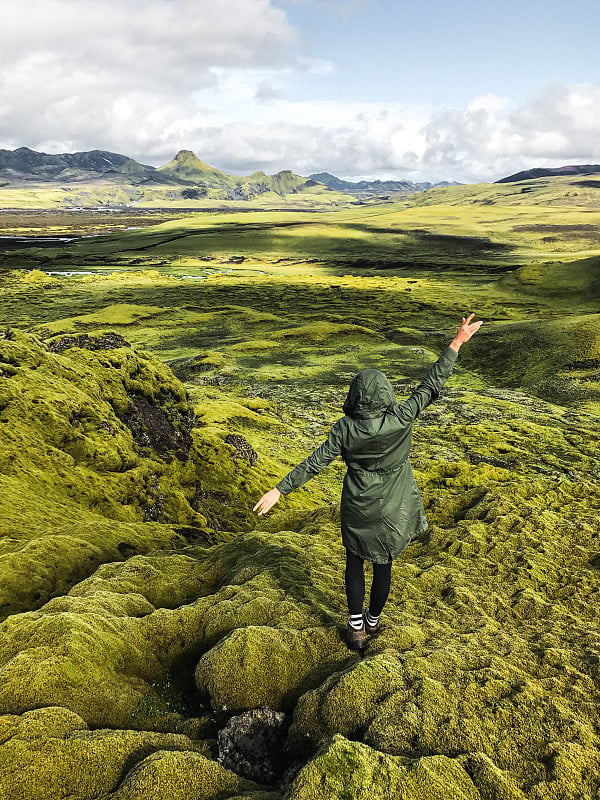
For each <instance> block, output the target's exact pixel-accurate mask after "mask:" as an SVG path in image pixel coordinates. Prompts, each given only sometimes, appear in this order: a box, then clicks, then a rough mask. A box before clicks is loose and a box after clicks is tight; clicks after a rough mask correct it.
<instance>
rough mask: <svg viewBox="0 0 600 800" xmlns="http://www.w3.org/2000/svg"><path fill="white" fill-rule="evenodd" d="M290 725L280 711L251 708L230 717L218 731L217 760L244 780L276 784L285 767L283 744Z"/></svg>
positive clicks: (287, 718)
mask: <svg viewBox="0 0 600 800" xmlns="http://www.w3.org/2000/svg"><path fill="white" fill-rule="evenodd" d="M290 722H291V720H290V719H289V717H287V716H286V714H284V713H283V711H271V709H270V708H253V709H252V710H251V711H245V712H244V713H243V714H240V715H239V716H235V717H231V718H230V720H229V722H228V723H227V725H226V726H225V727H224V728H223V730H221V731H219V735H218V743H219V756H218V759H217V760H218V761H219V763H220V764H222V765H223V766H224V767H225V768H226V769H230V770H232V772H235V773H237V774H238V775H241V776H242V777H244V778H249V779H250V780H253V781H256V782H257V783H265V784H273V783H276V782H277V781H278V780H280V779H281V777H282V776H283V775H284V773H285V771H286V769H287V767H288V763H287V759H286V756H285V743H286V738H287V731H288V728H289V725H290Z"/></svg>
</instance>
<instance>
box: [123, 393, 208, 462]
mask: <svg viewBox="0 0 600 800" xmlns="http://www.w3.org/2000/svg"><path fill="white" fill-rule="evenodd" d="M130 397H131V400H132V403H133V406H134V408H133V409H132V410H131V411H129V412H128V413H127V414H125V415H124V417H123V422H124V423H125V424H126V425H127V427H128V428H129V430H130V431H131V432H132V434H133V438H134V439H135V441H136V442H137V444H138V445H139V446H140V447H151V448H152V449H154V450H155V451H156V452H157V453H159V454H161V455H162V456H164V455H165V454H167V453H169V452H170V451H173V452H174V453H175V455H176V456H177V458H179V459H180V460H181V461H185V460H186V458H187V456H188V453H189V451H190V447H191V446H192V436H191V433H190V430H191V428H192V427H193V422H194V415H193V414H192V413H191V412H190V414H188V415H186V414H182V413H181V412H179V411H177V410H176V409H170V410H164V409H163V408H161V407H160V406H159V405H156V404H155V403H153V402H151V401H150V400H149V399H148V398H147V397H145V396H144V395H141V394H132V395H130Z"/></svg>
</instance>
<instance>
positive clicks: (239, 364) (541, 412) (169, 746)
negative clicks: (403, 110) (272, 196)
mask: <svg viewBox="0 0 600 800" xmlns="http://www.w3.org/2000/svg"><path fill="white" fill-rule="evenodd" d="M558 180H559V181H560V180H562V179H558ZM556 186H558V184H556ZM556 186H554V189H553V191H554V195H553V198H554V199H553V200H552V202H546V201H544V202H543V203H542V201H540V204H538V205H536V204H535V202H533V201H530V203H529V204H528V205H527V204H524V203H523V196H522V194H520V193H518V192H517V191H516V190H513V194H512V195H509V190H508V189H505V188H502V190H500V189H498V192H500V194H501V196H496V195H495V194H490V193H489V192H488V194H487V195H486V194H485V193H482V191H483V190H481V189H477V190H473V192H472V193H471V195H469V194H468V192H467V191H466V189H464V188H463V187H459V188H457V189H452V190H448V191H447V192H446V193H445V194H444V193H443V192H442V191H441V190H434V192H436V193H437V194H433V195H432V194H431V193H424V195H422V196H415V198H414V199H413V200H410V201H409V200H402V201H401V202H398V203H395V204H390V205H385V204H382V205H379V206H377V205H368V206H365V207H360V206H357V207H352V208H346V209H342V210H339V211H337V212H328V213H324V212H318V213H317V212H310V213H308V212H307V213H302V212H293V213H284V212H262V213H259V212H255V213H244V214H236V213H233V212H232V213H227V214H209V213H203V214H197V215H193V216H189V217H187V216H178V217H177V218H171V219H166V217H165V219H164V220H162V219H161V220H160V221H158V224H152V225H147V219H146V218H145V219H144V221H143V227H141V226H138V225H135V224H134V225H130V224H129V221H131V220H124V222H123V226H122V228H120V227H119V223H115V224H113V227H112V228H108V227H105V226H107V225H110V224H112V223H110V220H109V219H108V218H106V220H96V221H94V220H92V219H91V218H90V222H89V225H90V227H89V228H87V229H85V230H83V231H82V233H84V234H101V235H91V236H90V235H86V236H84V237H83V238H78V239H76V240H74V241H71V242H62V243H58V244H54V245H53V246H52V247H46V246H45V245H44V243H39V246H35V247H29V246H28V247H27V248H25V249H20V248H19V247H16V246H11V247H10V248H9V247H8V246H7V247H6V249H5V250H4V251H2V252H0V269H1V270H2V272H0V291H1V304H0V326H1V330H2V337H1V338H0V488H1V491H0V618H1V619H2V622H1V623H0V798H1V800H29V799H30V798H31V800H33V799H34V798H35V800H56V799H57V798H63V797H69V798H71V800H150V799H151V798H152V800H154V798H165V800H166V799H167V798H169V800H171V799H172V800H221V798H223V800H224V799H225V798H231V800H233V798H236V800H242V799H244V800H332V799H335V800H377V799H379V798H380V799H381V800H384V799H385V800H388V799H389V800H392V799H393V800H396V798H397V799H398V800H442V798H443V799H444V800H528V799H529V798H531V800H588V799H589V800H597V798H598V797H599V796H600V755H599V753H600V713H599V709H600V629H599V628H598V623H597V604H598V602H599V598H600V514H599V512H600V447H599V445H600V430H599V424H598V423H599V418H600V304H599V299H600V235H599V231H598V223H599V222H600V219H599V217H600V212H599V211H598V209H597V207H596V206H595V205H594V203H593V202H591V201H588V200H586V199H585V198H584V199H583V200H582V199H581V198H580V201H579V202H577V203H576V202H574V198H573V197H572V196H570V195H568V194H566V190H565V189H564V187H563V190H562V191H563V196H564V203H563V204H562V205H561V204H560V203H559V202H557V201H556V198H557V197H558V198H560V196H561V195H560V191H559V189H560V186H559V188H558V189H557V188H556ZM569 186H570V184H569ZM542 188H543V192H545V194H543V192H542V190H541V189H540V191H541V192H542V195H541V196H543V197H545V198H546V200H547V199H548V191H549V189H548V182H547V181H546V182H545V183H544V186H543V187H542ZM490 191H491V190H490ZM494 191H496V190H494ZM534 194H535V193H534ZM432 196H433V198H434V200H435V202H433V201H431V202H430V200H431V197H432ZM440 197H441V200H440ZM486 197H487V201H488V202H485V201H486ZM428 198H429V199H428ZM507 198H508V199H507ZM586 203H587V204H586ZM33 216H34V217H35V220H36V222H35V224H34V222H33V221H32V220H33V217H32V218H30V219H28V218H27V215H24V217H23V220H22V222H23V224H22V225H15V226H14V227H11V226H10V225H9V224H8V223H6V225H5V230H6V231H7V235H11V236H22V235H27V234H33V235H40V236H42V235H43V236H52V235H56V236H62V235H67V234H77V224H76V221H75V220H74V219H69V218H68V215H66V218H62V217H61V218H60V220H59V221H58V222H57V217H56V216H54V217H52V218H51V217H48V221H47V226H46V227H44V225H39V224H38V222H39V215H38V214H37V213H36V214H35V215H33ZM166 216H168V215H166ZM151 221H152V222H157V220H151ZM126 222H127V224H125V223H126ZM96 223H97V224H96ZM86 224H87V223H86ZM95 225H96V227H94V226H95ZM133 227H135V228H137V229H136V230H127V228H133ZM13 245H14V242H13ZM470 311H474V312H476V313H477V315H478V318H480V319H483V320H484V325H483V326H482V328H481V331H480V332H479V333H478V334H477V336H476V337H475V338H474V339H473V340H472V341H471V342H469V343H468V344H467V345H465V346H464V347H463V348H462V349H461V352H460V356H459V359H458V362H457V366H456V368H455V370H454V373H453V376H452V377H451V379H450V381H449V382H448V384H447V388H446V389H445V391H444V393H443V395H442V397H441V398H440V399H439V400H438V401H437V402H436V403H435V404H433V405H432V406H430V407H429V408H428V409H427V410H426V411H425V412H424V413H423V414H422V416H421V418H420V420H419V421H418V422H417V424H416V426H415V431H414V445H413V456H412V463H413V468H414V471H415V475H416V477H417V482H418V484H419V486H420V488H421V492H422V495H423V499H424V503H425V507H426V511H427V517H428V520H429V524H430V527H429V530H428V531H427V532H426V533H425V534H422V535H421V537H419V538H418V539H417V540H415V541H414V542H413V543H412V544H411V545H410V546H409V547H408V549H407V550H406V551H405V553H404V554H403V555H402V556H401V557H400V558H399V559H397V561H396V562H395V564H394V567H393V585H392V592H391V595H390V600H389V603H388V605H387V606H386V609H385V611H384V616H383V618H382V626H381V630H380V632H379V633H378V634H377V635H376V636H374V637H371V640H370V642H369V646H368V649H367V651H366V653H365V654H364V655H363V656H362V657H361V656H360V655H358V654H356V653H353V652H351V651H349V650H348V649H347V648H346V646H345V643H344V633H345V626H346V616H345V615H346V608H345V594H344V585H343V563H344V551H343V548H342V545H341V541H340V535H339V505H338V504H339V496H340V490H341V481H342V478H343V473H344V469H343V464H342V463H341V462H339V463H334V464H333V465H331V466H330V467H329V468H328V469H327V470H326V471H324V472H323V473H321V474H320V475H319V476H318V477H317V478H315V479H314V480H313V481H311V482H310V483H309V484H307V485H306V486H305V487H303V488H302V489H300V490H298V491H297V492H295V493H293V494H292V495H290V496H289V498H286V499H285V500H282V501H281V502H280V503H279V504H278V505H277V506H276V507H275V508H274V509H273V511H272V512H270V514H269V515H268V516H267V517H266V518H261V519H260V520H258V519H257V518H256V516H255V515H254V514H253V512H252V507H253V505H254V503H255V502H256V500H257V499H258V498H259V497H260V495H261V494H262V493H263V492H264V491H266V490H267V489H269V488H271V486H273V485H274V484H275V483H276V482H277V481H278V480H279V479H280V478H281V477H282V476H283V475H284V474H285V473H286V472H287V471H288V470H289V469H290V468H291V467H292V466H293V465H294V464H296V463H297V462H298V461H299V460H301V459H302V458H304V457H305V456H306V455H307V454H308V453H309V452H310V451H311V450H312V449H313V448H314V447H315V446H316V445H317V444H319V443H320V442H321V441H322V440H323V438H324V436H325V435H326V432H327V430H328V428H329V425H330V424H331V423H332V422H333V421H334V420H335V419H336V418H337V417H338V416H340V415H341V413H342V412H341V405H342V402H343V399H344V396H345V393H346V390H347V387H348V384H349V382H350V380H351V378H352V376H353V375H354V374H355V373H356V372H357V371H358V370H360V369H361V368H364V367H376V368H379V369H382V370H383V371H384V372H385V373H386V374H387V375H388V376H389V377H390V380H391V381H392V383H393V385H394V387H395V389H396V391H397V395H398V398H399V399H400V398H403V397H406V396H407V395H408V394H409V393H410V392H411V390H412V389H413V388H414V387H415V386H416V385H417V383H418V382H419V380H420V378H421V376H422V375H423V374H424V373H425V372H426V370H427V368H428V366H429V365H430V364H431V363H433V362H434V361H435V359H436V358H437V355H438V354H439V352H440V351H441V350H442V349H443V347H444V346H445V345H446V344H447V343H448V342H449V340H450V339H451V337H452V335H453V333H454V330H455V328H456V325H457V323H458V321H459V320H460V317H461V316H462V315H463V314H464V313H465V312H470ZM257 710H258V711H257ZM249 712H252V713H249ZM236 718H239V719H237V720H236ZM275 719H276V720H277V726H278V727H276V731H277V734H276V744H275V745H273V743H272V742H271V744H269V745H268V746H267V745H264V743H265V742H268V741H269V740H268V729H269V725H270V724H271V723H272V724H275V723H274V722H273V720H275ZM231 725H234V726H235V725H238V728H239V729H240V730H241V729H242V728H243V726H244V725H247V726H248V725H254V726H255V727H254V728H252V731H253V734H252V736H248V735H247V733H246V734H244V735H242V734H239V733H238V736H237V738H236V737H235V736H233V737H232V736H231V735H230V734H227V733H226V732H227V731H228V730H230V726H231ZM228 736H229V737H230V738H229V739H228V738H227V737H228ZM248 741H251V742H253V743H254V745H253V746H255V747H254V750H252V752H250V751H248V750H246V751H243V748H244V742H246V746H247V745H248ZM261 742H263V745H264V746H263V749H262V751H261V750H260V747H259V745H260V743H261ZM232 748H233V750H234V751H235V753H237V755H235V756H234V757H232V755H231V752H232ZM236 748H237V750H236ZM265 750H268V751H269V753H270V756H269V757H267V756H265ZM236 759H237V760H236Z"/></svg>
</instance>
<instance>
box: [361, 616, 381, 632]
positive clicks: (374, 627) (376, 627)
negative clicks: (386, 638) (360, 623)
mask: <svg viewBox="0 0 600 800" xmlns="http://www.w3.org/2000/svg"><path fill="white" fill-rule="evenodd" d="M364 627H365V633H368V634H369V636H372V635H373V634H374V633H377V631H378V630H379V620H377V625H369V623H368V622H367V617H366V615H365V616H364Z"/></svg>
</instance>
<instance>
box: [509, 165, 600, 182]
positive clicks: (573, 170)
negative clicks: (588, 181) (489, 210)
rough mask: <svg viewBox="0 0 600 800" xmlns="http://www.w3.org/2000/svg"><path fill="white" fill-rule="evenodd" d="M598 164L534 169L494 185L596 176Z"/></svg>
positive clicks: (598, 171)
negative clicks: (574, 176)
mask: <svg viewBox="0 0 600 800" xmlns="http://www.w3.org/2000/svg"><path fill="white" fill-rule="evenodd" d="M598 174H600V164H567V165H565V166H564V167H534V168H533V169H525V170H522V171H521V172H515V173H514V175H508V176H507V177H506V178H500V180H497V181H495V183H517V182H518V181H527V180H533V179H535V178H562V177H565V176H571V175H598Z"/></svg>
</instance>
